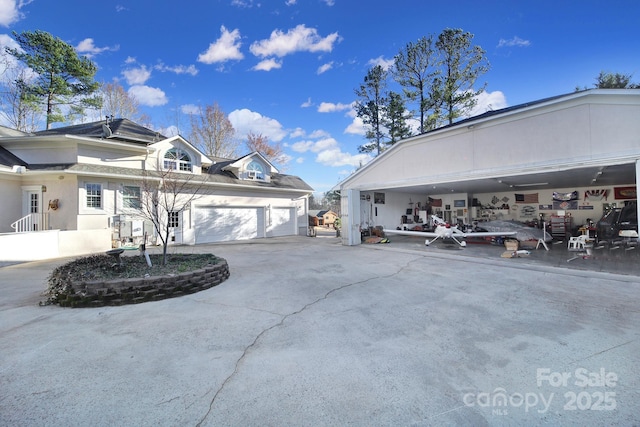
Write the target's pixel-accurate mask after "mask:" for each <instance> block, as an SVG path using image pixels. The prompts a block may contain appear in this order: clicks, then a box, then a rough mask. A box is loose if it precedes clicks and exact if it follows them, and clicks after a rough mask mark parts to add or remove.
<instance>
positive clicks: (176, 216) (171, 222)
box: [167, 211, 180, 228]
mask: <svg viewBox="0 0 640 427" xmlns="http://www.w3.org/2000/svg"><path fill="white" fill-rule="evenodd" d="M167 215H168V218H167V219H168V221H167V227H169V228H178V227H179V226H180V212H176V211H171V212H168V213H167Z"/></svg>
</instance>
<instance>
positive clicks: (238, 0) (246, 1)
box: [231, 0, 261, 8]
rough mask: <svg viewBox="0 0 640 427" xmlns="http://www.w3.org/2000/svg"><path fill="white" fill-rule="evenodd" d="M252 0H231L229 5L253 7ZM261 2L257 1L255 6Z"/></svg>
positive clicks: (258, 5)
mask: <svg viewBox="0 0 640 427" xmlns="http://www.w3.org/2000/svg"><path fill="white" fill-rule="evenodd" d="M253 4H254V0H231V6H237V7H244V8H250V7H253ZM260 6H261V4H260V3H258V4H257V7H260Z"/></svg>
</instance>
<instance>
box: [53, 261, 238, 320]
mask: <svg viewBox="0 0 640 427" xmlns="http://www.w3.org/2000/svg"><path fill="white" fill-rule="evenodd" d="M217 262H218V264H215V265H208V266H206V267H204V268H201V269H198V270H194V271H189V272H186V273H180V274H176V275H171V276H169V275H168V276H150V277H144V278H132V279H114V280H106V281H102V280H96V281H87V282H81V283H75V282H74V283H72V284H71V287H72V288H73V291H74V293H73V294H70V295H67V296H66V298H64V299H61V300H60V301H58V304H59V305H60V306H61V307H73V308H75V307H103V306H114V305H126V304H138V303H141V302H147V301H159V300H163V299H166V298H174V297H179V296H182V295H186V294H193V293H195V292H199V291H203V290H205V289H209V288H211V287H214V286H217V285H219V284H220V283H222V282H224V281H225V280H227V279H228V278H229V275H230V273H229V265H228V264H227V261H226V260H224V259H221V258H218V259H217Z"/></svg>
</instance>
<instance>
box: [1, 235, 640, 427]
mask: <svg viewBox="0 0 640 427" xmlns="http://www.w3.org/2000/svg"><path fill="white" fill-rule="evenodd" d="M179 249H180V250H183V251H192V252H201V251H209V252H213V253H215V254H216V255H219V256H222V257H224V258H225V259H227V261H228V262H229V265H230V268H231V277H230V278H229V279H228V280H227V281H225V282H224V283H223V284H222V285H220V286H218V287H215V288H212V289H209V290H207V291H203V292H200V293H197V294H193V295H189V296H185V297H182V298H176V299H171V300H164V301H158V302H153V303H145V304H140V305H135V306H125V307H104V308H99V309H61V308H58V307H38V306H37V301H39V300H40V299H42V297H40V295H39V293H40V292H41V291H42V290H43V289H44V282H45V279H46V275H47V274H48V272H49V271H50V269H51V268H53V266H54V265H57V264H59V263H61V262H62V261H61V260H57V261H51V262H42V263H30V264H22V265H10V266H5V267H3V268H0V291H1V294H2V295H3V297H2V298H1V299H0V346H1V347H0V348H2V351H1V352H0V384H1V387H0V425H18V426H20V425H24V426H40V425H42V426H44V425H47V426H48V425H135V426H145V425H154V426H158V425H160V426H164V425H167V426H173V425H180V426H182V425H194V426H196V425H200V426H218V425H274V426H275V425H278V426H281V425H314V426H317V425H363V426H364V425H366V426H371V425H443V424H446V425H456V424H458V425H460V424H462V425H542V424H550V425H559V424H562V425H587V424H599V425H612V424H619V425H631V424H638V422H640V418H639V416H638V415H637V414H638V411H637V407H638V404H637V402H638V401H640V399H639V398H640V379H639V378H640V375H639V374H638V372H637V354H638V353H639V352H640V341H639V339H638V338H639V336H638V332H637V331H638V326H640V315H639V310H638V302H639V301H638V300H639V292H640V278H638V277H637V276H618V275H614V274H610V273H603V272H601V271H600V272H585V271H575V270H567V269H558V268H555V267H554V268H547V267H546V266H544V265H540V264H539V263H535V262H521V263H515V262H511V263H509V262H504V260H501V259H499V255H498V257H497V259H495V260H494V259H491V258H486V257H485V258H483V257H474V256H473V254H471V253H470V252H471V250H469V251H466V252H456V253H453V252H451V251H449V252H444V251H441V252H438V251H437V250H430V251H425V250H424V249H423V248H420V249H421V250H413V249H412V248H408V249H407V248H400V247H398V246H394V245H373V246H368V245H367V246H362V247H354V248H349V247H343V246H341V245H340V244H339V240H338V239H335V238H324V239H323V238H317V239H309V238H304V237H301V238H284V239H269V240H266V241H260V242H250V243H244V244H226V245H211V246H198V247H188V248H179ZM509 261H516V262H517V261H518V260H509ZM533 261H535V260H533ZM565 263H566V261H565ZM539 368H542V369H544V368H548V369H549V370H550V372H558V373H569V374H570V375H572V378H571V381H569V382H568V384H567V385H566V386H559V387H554V386H552V385H550V384H549V383H548V382H545V381H542V383H541V384H538V381H537V380H538V378H537V369H539ZM577 369H585V370H586V371H587V372H589V373H594V375H595V373H598V372H600V370H601V369H604V370H605V371H606V372H607V373H609V372H612V373H615V375H616V376H617V378H618V380H617V381H616V383H615V385H613V386H611V385H609V386H607V387H604V386H598V385H592V386H588V387H578V386H577V385H575V384H574V382H575V379H576V370H577ZM580 372H582V371H580ZM500 390H504V393H507V394H508V395H510V396H513V395H514V394H515V395H517V394H518V393H520V394H522V395H523V396H527V397H531V396H533V394H537V395H538V396H543V397H544V398H547V399H548V398H549V397H550V396H552V395H553V399H552V401H551V402H550V405H549V407H548V408H547V410H546V411H543V412H542V410H543V409H544V408H543V407H542V403H539V404H538V405H537V406H536V407H531V408H527V410H525V406H524V405H517V403H518V402H517V401H513V402H512V403H509V402H508V403H507V406H492V405H491V404H489V405H486V404H483V402H484V401H482V399H480V400H478V396H481V395H482V396H485V395H489V396H491V397H493V398H496V396H495V394H496V393H498V392H500ZM585 392H586V393H588V396H587V395H586V394H585V395H583V396H582V395H581V398H582V401H580V402H581V405H582V406H584V403H585V402H586V400H585V399H586V398H587V397H588V398H589V399H590V400H592V403H593V404H595V403H596V400H597V399H598V398H599V396H600V395H599V393H605V392H609V393H611V392H614V393H615V396H614V400H615V404H616V406H615V408H614V409H612V410H606V408H605V410H586V409H580V408H575V409H574V408H572V407H571V405H570V404H571V402H567V397H566V396H570V393H575V394H576V395H578V394H579V393H583V394H584V393H585ZM492 393H493V394H492ZM567 393H569V394H567ZM469 396H473V397H469ZM609 399H611V396H609ZM493 401H495V399H494V400H490V402H493Z"/></svg>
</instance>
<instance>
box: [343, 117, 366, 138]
mask: <svg viewBox="0 0 640 427" xmlns="http://www.w3.org/2000/svg"><path fill="white" fill-rule="evenodd" d="M344 133H348V134H352V135H363V136H364V135H365V134H366V133H367V132H366V131H365V129H364V123H363V122H362V119H361V118H360V117H353V121H352V122H351V123H350V124H349V126H347V128H346V129H345V130H344Z"/></svg>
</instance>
